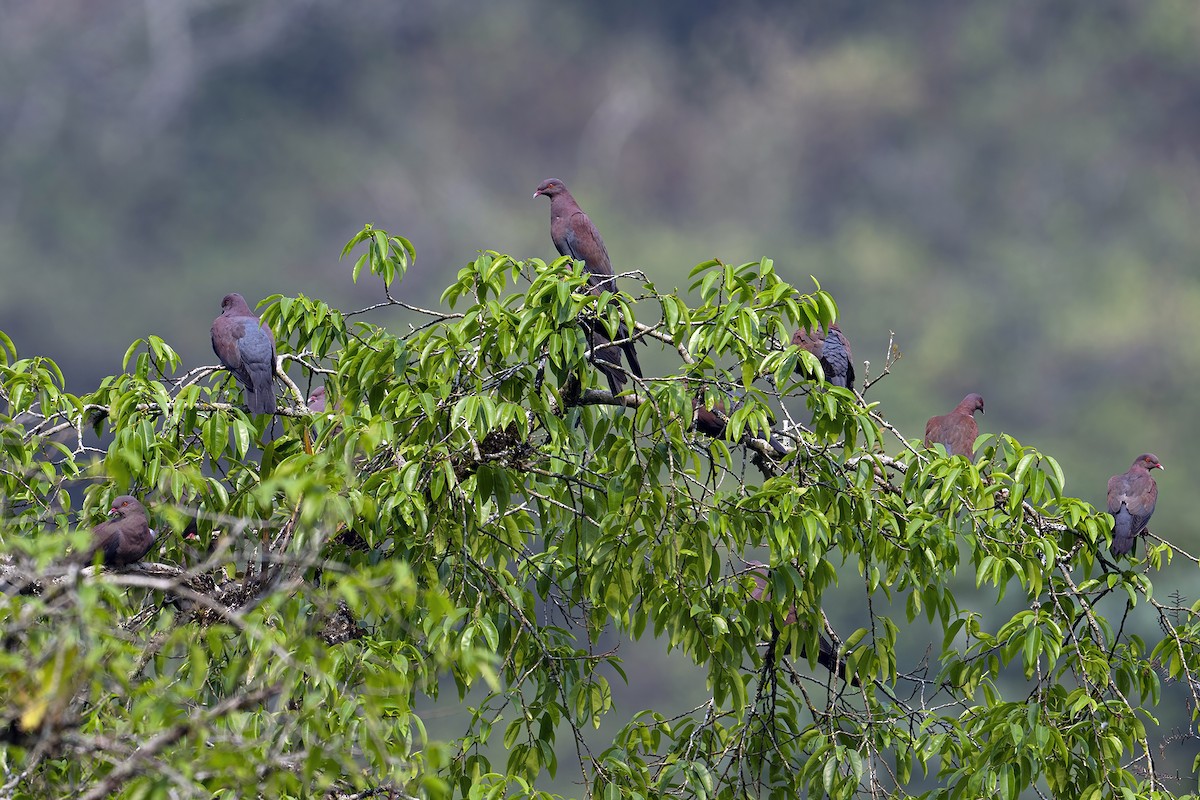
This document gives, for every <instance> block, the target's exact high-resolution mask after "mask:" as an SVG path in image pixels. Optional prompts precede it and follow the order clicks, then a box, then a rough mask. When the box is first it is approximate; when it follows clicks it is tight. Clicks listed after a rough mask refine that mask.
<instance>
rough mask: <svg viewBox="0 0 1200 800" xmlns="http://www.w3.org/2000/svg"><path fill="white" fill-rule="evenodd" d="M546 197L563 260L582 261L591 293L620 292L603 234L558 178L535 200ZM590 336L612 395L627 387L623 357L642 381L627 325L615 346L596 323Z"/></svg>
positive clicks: (587, 328) (586, 325)
mask: <svg viewBox="0 0 1200 800" xmlns="http://www.w3.org/2000/svg"><path fill="white" fill-rule="evenodd" d="M542 195H545V196H546V197H549V198H550V239H551V240H552V241H553V242H554V247H555V249H556V250H558V254H559V255H561V256H570V257H571V258H573V259H575V260H576V261H582V262H583V265H584V269H585V270H586V272H587V278H588V291H589V292H590V293H591V294H594V295H597V296H599V295H600V294H602V293H604V292H615V291H616V290H617V279H616V277H615V273H614V272H613V268H612V262H611V261H609V258H608V250H607V249H606V248H605V247H604V240H603V239H601V238H600V231H598V230H596V226H595V225H593V224H592V221H591V219H589V218H588V215H587V214H585V213H583V209H581V208H580V207H579V203H577V202H575V198H574V197H572V196H571V193H570V192H568V191H567V187H566V185H564V184H563V182H562V181H560V180H558V179H557V178H548V179H546V180H544V181H542V182H541V184H540V185H539V186H538V187H537V191H535V192H534V193H533V196H534V197H539V196H542ZM583 327H584V332H585V333H586V334H587V341H588V346H589V347H590V348H591V350H592V362H593V363H594V364H595V365H596V368H597V369H599V370H600V371H601V372H602V373H604V377H605V378H607V379H608V388H609V389H610V390H611V391H612V393H613V394H616V393H617V392H619V391H621V387H623V386H624V385H625V373H624V372H623V371H622V370H621V366H620V364H621V353H622V352H624V353H625V359H626V360H627V361H628V362H629V371H630V372H632V373H633V374H634V375H636V376H637V377H639V378H640V377H642V367H641V365H640V364H639V363H638V357H637V350H636V349H635V348H634V346H633V342H631V341H622V340H627V339H628V338H629V331H628V330H627V329H626V327H625V323H623V322H622V323H620V325H619V326H618V328H617V332H616V336H617V338H616V341H619V342H621V344H620V345H619V346H618V345H614V344H612V342H613V341H614V340H613V339H610V338H609V336H608V333H607V332H606V331H605V330H604V327H603V326H602V325H601V324H600V323H599V322H596V321H587V322H584V323H583Z"/></svg>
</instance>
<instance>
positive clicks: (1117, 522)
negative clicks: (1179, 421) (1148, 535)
mask: <svg viewBox="0 0 1200 800" xmlns="http://www.w3.org/2000/svg"><path fill="white" fill-rule="evenodd" d="M1152 469H1166V467H1164V466H1163V465H1162V464H1160V463H1158V456H1156V455H1154V454H1153V453H1142V454H1141V455H1140V456H1138V457H1137V458H1135V459H1134V460H1133V466H1131V467H1130V468H1129V471H1128V472H1125V473H1122V474H1121V475H1113V476H1112V477H1111V478H1109V479H1108V513H1110V514H1112V515H1113V541H1112V554H1113V555H1114V556H1122V555H1125V554H1126V553H1128V552H1130V551H1131V550H1133V542H1134V539H1135V538H1136V537H1137V535H1138V534H1139V533H1141V532H1142V531H1144V530H1146V523H1148V522H1149V521H1150V515H1151V514H1153V513H1154V504H1155V503H1156V502H1157V501H1158V484H1156V483H1155V482H1154V478H1152V477H1150V470H1152Z"/></svg>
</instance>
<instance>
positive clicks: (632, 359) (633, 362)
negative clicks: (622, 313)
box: [617, 322, 644, 378]
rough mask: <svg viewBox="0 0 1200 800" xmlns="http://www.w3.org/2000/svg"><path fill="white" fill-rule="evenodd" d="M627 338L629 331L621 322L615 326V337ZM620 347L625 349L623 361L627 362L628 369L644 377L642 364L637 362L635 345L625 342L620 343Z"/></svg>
mask: <svg viewBox="0 0 1200 800" xmlns="http://www.w3.org/2000/svg"><path fill="white" fill-rule="evenodd" d="M628 338H629V331H628V330H626V328H625V323H624V322H622V323H621V326H620V327H619V328H617V339H618V340H621V339H628ZM621 349H622V350H624V351H625V361H626V362H627V363H628V364H629V371H630V372H632V373H633V374H634V375H636V376H637V377H639V378H641V377H644V376H643V375H642V365H641V364H639V363H638V357H637V347H635V346H634V343H633V342H625V343H624V344H622V345H621Z"/></svg>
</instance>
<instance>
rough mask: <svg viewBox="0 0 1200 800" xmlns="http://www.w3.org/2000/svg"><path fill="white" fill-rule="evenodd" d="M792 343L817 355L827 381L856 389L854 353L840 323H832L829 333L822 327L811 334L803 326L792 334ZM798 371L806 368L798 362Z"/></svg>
mask: <svg viewBox="0 0 1200 800" xmlns="http://www.w3.org/2000/svg"><path fill="white" fill-rule="evenodd" d="M792 344H794V345H796V346H797V347H799V348H801V349H803V350H807V351H808V352H810V353H812V354H813V355H814V356H816V357H817V360H818V361H820V362H821V369H822V370H823V371H824V372H825V380H826V381H828V382H829V383H831V384H833V385H834V386H844V387H845V388H847V389H850V390H851V391H853V390H854V354H853V353H852V352H851V350H850V342H849V340H847V339H846V335H845V334H843V333H842V329H841V326H839V325H838V323H836V322H835V323H833V324H832V325H830V326H829V331H828V333H826V334H824V335H822V333H821V329H820V328H818V329H817V330H816V332H815V333H811V334H810V333H809V332H808V331H806V330H804V329H803V328H801V329H800V330H798V331H796V332H795V333H794V334H792ZM796 372H801V373H802V372H804V369H803V368H802V367H801V366H800V365H799V364H797V365H796Z"/></svg>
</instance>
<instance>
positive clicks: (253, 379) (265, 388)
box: [246, 369, 275, 414]
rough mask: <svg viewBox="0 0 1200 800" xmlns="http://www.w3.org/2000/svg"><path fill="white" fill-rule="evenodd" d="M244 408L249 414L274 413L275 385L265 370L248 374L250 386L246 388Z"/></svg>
mask: <svg viewBox="0 0 1200 800" xmlns="http://www.w3.org/2000/svg"><path fill="white" fill-rule="evenodd" d="M246 406H247V407H248V408H249V409H250V413H251V414H274V413H275V383H274V381H273V380H272V376H271V374H270V372H268V371H267V370H265V369H264V370H256V371H254V372H251V373H250V385H249V386H248V387H246Z"/></svg>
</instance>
